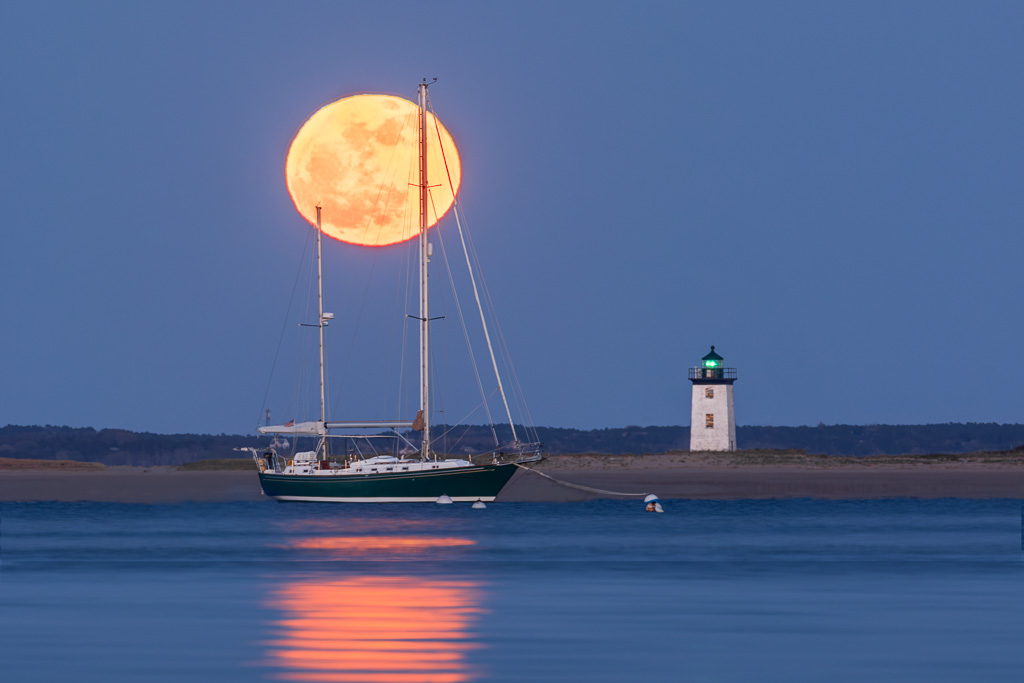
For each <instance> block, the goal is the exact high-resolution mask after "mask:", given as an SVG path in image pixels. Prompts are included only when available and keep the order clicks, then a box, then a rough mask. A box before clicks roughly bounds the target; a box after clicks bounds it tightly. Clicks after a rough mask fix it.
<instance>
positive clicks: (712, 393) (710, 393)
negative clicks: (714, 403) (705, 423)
mask: <svg viewBox="0 0 1024 683" xmlns="http://www.w3.org/2000/svg"><path fill="white" fill-rule="evenodd" d="M714 397H715V390H714V389H713V388H712V387H708V388H707V389H705V390H704V398H714Z"/></svg>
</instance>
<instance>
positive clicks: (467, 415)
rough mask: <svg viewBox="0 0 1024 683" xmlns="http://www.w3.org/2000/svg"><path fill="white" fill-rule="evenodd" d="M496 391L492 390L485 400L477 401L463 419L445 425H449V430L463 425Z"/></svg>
mask: <svg viewBox="0 0 1024 683" xmlns="http://www.w3.org/2000/svg"><path fill="white" fill-rule="evenodd" d="M494 391H497V389H495V390H494ZM494 391H492V392H491V393H490V395H488V396H487V398H485V399H484V400H483V401H481V402H480V403H477V404H476V406H474V407H473V409H472V410H470V411H469V412H468V413H466V414H465V415H464V416H463V417H462V419H461V420H459V421H458V422H456V423H455V424H451V425H445V426H446V427H448V431H449V432H450V431H451V430H453V429H455V428H456V427H458V426H460V425H461V424H462V423H463V422H465V421H466V420H468V419H469V418H470V417H472V415H473V413H475V412H476V411H478V410H480V406H482V405H486V403H487V399H488V398H490V397H491V396H494ZM445 433H447V432H445Z"/></svg>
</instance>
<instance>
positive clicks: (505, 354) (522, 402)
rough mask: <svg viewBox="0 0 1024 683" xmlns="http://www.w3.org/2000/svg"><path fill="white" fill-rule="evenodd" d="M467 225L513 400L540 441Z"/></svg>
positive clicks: (460, 205) (460, 207) (534, 438)
mask: <svg viewBox="0 0 1024 683" xmlns="http://www.w3.org/2000/svg"><path fill="white" fill-rule="evenodd" d="M458 208H459V209H461V210H462V217H463V219H466V215H465V210H464V207H463V206H462V202H461V201H459V202H458ZM456 216H458V212H456ZM466 223H467V224H466V237H467V239H468V241H469V248H470V251H471V253H472V255H473V259H474V261H475V262H476V264H477V269H478V270H480V282H481V284H482V285H483V290H484V298H485V300H486V301H487V305H488V309H489V310H490V312H491V319H492V320H493V321H494V327H495V329H496V330H497V332H498V338H499V348H500V349H501V351H502V362H503V364H504V365H505V368H506V370H507V371H508V373H509V375H510V376H511V378H512V380H513V384H514V387H515V389H516V391H515V392H513V398H514V400H515V402H516V407H517V409H518V410H519V411H520V413H522V414H523V416H524V418H525V419H526V421H528V422H529V425H530V427H531V428H532V429H533V432H534V436H533V440H534V441H537V440H538V439H537V433H536V432H537V428H536V424H535V423H534V421H533V416H532V415H531V414H530V409H529V406H528V405H527V403H526V395H525V394H524V393H523V389H522V385H521V384H520V383H519V374H518V373H517V372H516V369H515V364H514V363H512V355H511V352H510V351H509V348H508V343H507V342H506V341H505V333H504V331H503V330H502V328H501V322H500V321H499V320H498V316H497V315H496V314H495V312H494V311H495V308H494V301H493V299H492V298H491V292H490V289H489V288H488V287H487V278H486V276H485V275H484V272H483V270H482V269H481V268H480V257H479V255H478V254H477V251H476V245H475V244H474V243H473V233H472V231H471V230H470V229H469V224H468V223H469V221H468V220H466Z"/></svg>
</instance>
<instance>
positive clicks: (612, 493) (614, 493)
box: [512, 462, 650, 496]
mask: <svg viewBox="0 0 1024 683" xmlns="http://www.w3.org/2000/svg"><path fill="white" fill-rule="evenodd" d="M512 464H513V465H515V466H516V467H518V468H519V469H521V470H526V471H527V472H533V473H534V474H538V475H540V476H542V477H544V478H545V479H550V480H551V481H553V482H555V483H556V484H561V485H562V486H568V487H569V488H571V489H579V490H580V491H590V492H591V493H606V494H608V495H610V496H648V495H650V494H648V493H623V492H622V491H606V490H605V489H595V488H593V487H591V486H583V485H582V484H573V483H572V482H568V481H562V480H561V479H555V478H554V477H552V476H551V475H550V474H544V473H543V472H540V471H539V470H535V469H533V468H532V467H526V466H525V465H520V464H519V463H517V462H515V463H512Z"/></svg>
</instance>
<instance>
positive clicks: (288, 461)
mask: <svg viewBox="0 0 1024 683" xmlns="http://www.w3.org/2000/svg"><path fill="white" fill-rule="evenodd" d="M428 85H429V84H428V83H427V82H426V80H425V79H424V81H423V83H421V84H419V86H418V108H419V117H418V126H419V134H418V146H419V182H418V183H417V185H418V188H419V214H420V221H419V245H418V247H419V248H418V253H419V295H420V296H419V315H418V316H413V317H416V318H417V319H418V320H419V356H420V358H419V360H420V368H419V369H420V373H419V410H418V412H417V414H416V416H415V418H414V419H412V420H391V421H333V420H329V419H328V418H327V403H326V400H325V397H326V388H325V387H326V377H325V373H324V327H325V326H327V325H328V324H329V323H330V322H331V321H332V320H333V319H334V316H333V315H332V314H331V313H325V312H324V296H323V258H322V257H323V246H322V237H323V232H322V229H321V207H320V206H317V208H316V250H317V290H318V292H317V300H318V308H319V318H318V321H317V324H316V325H315V326H316V327H318V328H319V353H320V387H319V388H320V416H319V419H317V420H312V421H307V422H299V423H296V422H295V421H292V422H289V423H287V424H284V425H276V426H264V427H260V428H259V429H258V431H259V432H260V433H262V434H272V435H274V436H275V441H274V442H273V443H272V444H271V445H270V446H269V447H268V448H264V449H255V448H248V449H245V450H248V451H250V452H251V454H252V456H253V458H254V459H255V461H256V465H257V468H258V470H259V481H260V485H261V486H262V488H263V492H264V494H266V495H267V496H270V497H272V498H275V499H277V500H279V501H306V502H334V503H371V502H372V503H395V502H435V501H438V502H440V501H445V502H446V501H448V500H451V501H453V502H460V501H466V502H476V501H483V502H490V501H493V500H494V498H495V497H496V496H497V495H498V493H499V492H500V491H501V489H502V488H503V487H504V486H505V484H507V483H508V481H509V480H510V479H511V478H512V476H513V475H514V474H515V473H516V471H517V469H518V468H520V467H523V466H524V464H525V463H530V462H536V461H538V460H541V459H542V457H543V455H542V451H541V444H540V443H539V442H531V443H525V442H521V441H520V440H519V439H518V435H517V433H516V426H515V424H513V423H512V420H511V414H510V413H508V410H507V403H508V402H507V399H506V400H505V404H506V413H508V414H509V425H510V427H511V430H512V436H513V441H512V443H510V444H506V445H499V444H496V447H495V448H494V449H492V450H490V451H488V452H485V453H480V454H476V455H472V456H467V457H465V458H449V457H440V456H439V455H438V453H437V452H436V451H435V449H434V447H433V442H432V440H431V420H430V417H431V405H430V403H431V401H430V399H431V396H430V388H431V387H430V378H431V374H430V333H429V323H430V320H431V318H430V300H429V287H428V282H429V278H428V268H429V263H430V252H431V244H430V241H429V240H428V238H427V229H428V218H427V206H428V201H429V200H428V189H429V187H430V185H428V182H427V88H428ZM474 287H475V283H474ZM481 320H483V315H482V314H481ZM484 336H485V337H486V338H487V341H488V345H489V346H490V336H489V334H488V333H487V330H486V324H485V327H484ZM491 358H492V363H493V364H494V369H495V373H496V375H497V376H498V387H499V389H500V390H501V393H502V397H503V399H504V389H503V388H502V384H501V378H500V375H499V374H498V373H497V363H496V362H495V361H494V353H493V349H491ZM367 431H369V432H371V434H369V435H367V434H366V433H365V432H367ZM410 431H412V432H420V433H421V435H422V436H421V439H420V444H419V448H418V450H413V449H412V448H406V449H403V450H401V451H399V450H398V449H397V447H396V449H395V452H394V454H393V455H382V454H377V452H376V450H375V451H374V453H375V454H374V455H373V456H372V457H363V456H362V455H361V454H358V453H357V454H351V453H346V454H343V455H342V456H341V457H338V456H336V455H334V454H332V452H331V448H330V444H331V442H332V439H339V438H340V439H349V440H355V439H369V438H380V437H382V436H388V434H389V433H390V434H393V438H394V439H395V444H396V446H397V444H399V443H400V442H401V441H405V442H406V444H408V445H409V446H412V442H410V441H409V440H408V439H407V438H406V437H405V434H408V433H409V432H410ZM352 432H362V433H358V434H353V433H352ZM279 435H280V436H284V435H290V436H291V437H293V438H292V441H293V442H294V441H296V438H294V437H312V438H313V439H314V440H315V443H316V447H315V448H314V449H313V450H310V451H303V452H296V453H293V454H291V455H290V457H289V456H288V455H287V454H285V453H282V452H281V451H282V450H283V449H281V448H279V447H278V446H277V444H278V443H279V442H278V441H277V437H278V436H279ZM389 438H391V437H389ZM284 443H287V442H284ZM410 451H411V452H410Z"/></svg>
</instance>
